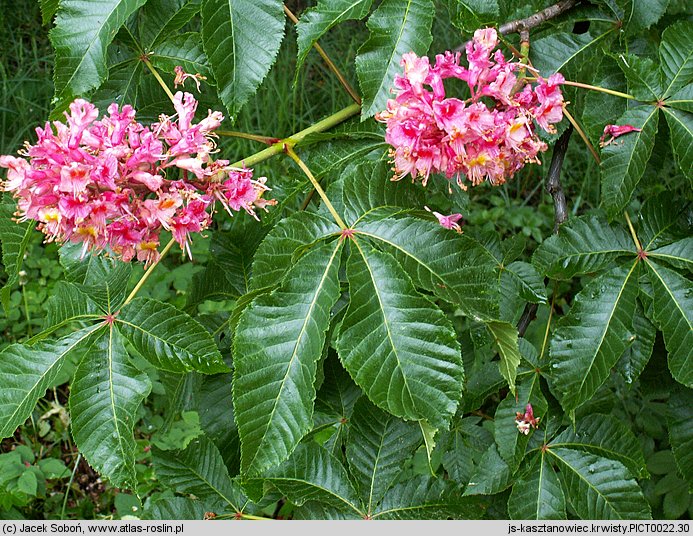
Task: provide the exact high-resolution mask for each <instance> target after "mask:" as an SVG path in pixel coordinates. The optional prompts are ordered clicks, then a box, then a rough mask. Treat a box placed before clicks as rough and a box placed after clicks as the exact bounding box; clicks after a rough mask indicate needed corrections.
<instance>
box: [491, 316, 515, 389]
mask: <svg viewBox="0 0 693 536" xmlns="http://www.w3.org/2000/svg"><path fill="white" fill-rule="evenodd" d="M486 327H487V328H488V331H489V333H490V334H491V337H493V340H494V342H495V345H496V348H497V349H498V355H499V356H500V363H499V364H498V367H499V368H500V372H501V374H502V375H503V377H504V378H505V379H506V381H507V382H508V386H509V387H510V391H511V392H512V393H515V377H516V376H517V367H518V366H519V365H520V350H519V348H518V347H517V328H516V327H515V326H513V325H512V324H509V323H508V322H487V323H486Z"/></svg>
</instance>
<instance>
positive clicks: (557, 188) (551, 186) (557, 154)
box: [546, 125, 573, 233]
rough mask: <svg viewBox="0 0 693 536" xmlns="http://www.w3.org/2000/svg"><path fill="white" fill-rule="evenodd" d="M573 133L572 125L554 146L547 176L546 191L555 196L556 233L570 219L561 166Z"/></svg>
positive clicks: (554, 226) (554, 228)
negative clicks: (562, 182)
mask: <svg viewBox="0 0 693 536" xmlns="http://www.w3.org/2000/svg"><path fill="white" fill-rule="evenodd" d="M572 133H573V126H572V125H571V126H569V127H568V128H567V129H566V130H565V132H563V134H561V137H560V138H558V141H557V142H556V145H555V146H554V148H553V156H552V157H551V164H550V165H549V173H548V175H547V176H546V191H547V192H549V194H551V197H552V198H553V214H554V225H553V232H554V233H557V232H558V228H559V227H560V226H561V224H562V223H563V222H564V221H565V220H567V219H568V207H567V206H566V202H565V194H564V193H563V186H562V185H561V168H562V167H563V160H564V159H565V153H566V152H567V150H568V142H569V141H570V135H571V134H572Z"/></svg>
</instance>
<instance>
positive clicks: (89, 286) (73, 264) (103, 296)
mask: <svg viewBox="0 0 693 536" xmlns="http://www.w3.org/2000/svg"><path fill="white" fill-rule="evenodd" d="M59 255H60V264H62V266H63V268H64V269H65V277H66V279H67V280H68V281H70V282H71V283H73V284H75V285H76V286H77V287H78V288H79V290H81V291H82V292H83V293H85V294H87V296H89V298H91V299H92V300H93V301H94V302H96V303H97V304H98V305H99V307H101V309H103V310H104V311H105V312H110V313H115V312H116V311H117V310H118V309H119V308H120V306H121V305H122V304H123V302H124V301H125V297H126V295H127V290H128V283H129V281H130V275H131V274H132V265H131V264H130V263H125V262H121V261H119V260H116V259H113V258H107V257H105V256H103V255H101V256H99V255H95V254H88V255H86V256H83V255H82V246H81V245H80V244H72V243H69V244H65V245H64V246H62V247H61V248H60V251H59Z"/></svg>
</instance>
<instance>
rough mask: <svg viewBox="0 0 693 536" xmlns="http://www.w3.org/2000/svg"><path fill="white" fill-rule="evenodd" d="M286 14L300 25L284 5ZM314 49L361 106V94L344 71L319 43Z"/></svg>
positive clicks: (314, 44)
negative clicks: (348, 79)
mask: <svg viewBox="0 0 693 536" xmlns="http://www.w3.org/2000/svg"><path fill="white" fill-rule="evenodd" d="M284 13H286V15H287V16H288V17H289V18H290V19H291V22H293V23H294V24H298V18H297V17H296V15H294V14H293V12H292V11H291V10H290V9H289V8H288V7H286V4H284ZM313 48H314V49H315V50H316V52H317V53H318V54H320V57H321V58H322V59H323V61H324V62H325V63H326V64H327V67H328V69H329V70H330V71H332V73H334V75H335V76H336V77H337V80H339V83H340V84H342V87H343V88H344V90H345V91H346V92H347V93H348V94H349V96H350V97H351V99H352V100H353V101H354V102H355V103H356V104H358V105H359V106H360V105H361V97H359V94H358V93H356V91H354V88H352V87H351V85H350V84H349V82H347V79H346V77H345V76H344V75H343V74H342V71H340V70H339V68H338V67H337V66H336V65H335V64H334V62H333V61H332V60H331V59H330V57H329V56H328V55H327V52H325V49H323V48H322V47H321V46H320V45H319V44H318V42H317V41H316V42H315V43H313Z"/></svg>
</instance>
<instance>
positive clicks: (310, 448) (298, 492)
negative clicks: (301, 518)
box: [263, 443, 363, 517]
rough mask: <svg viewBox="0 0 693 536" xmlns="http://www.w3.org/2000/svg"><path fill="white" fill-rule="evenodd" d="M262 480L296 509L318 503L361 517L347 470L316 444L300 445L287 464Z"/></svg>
mask: <svg viewBox="0 0 693 536" xmlns="http://www.w3.org/2000/svg"><path fill="white" fill-rule="evenodd" d="M263 479H264V480H266V481H268V482H270V483H272V484H273V485H274V486H275V487H276V488H277V489H278V490H279V491H280V492H281V493H282V494H284V495H286V497H287V499H289V500H290V501H291V502H292V503H294V504H295V505H297V506H301V505H303V504H304V503H306V502H311V501H319V502H321V503H324V504H327V505H328V506H330V507H333V508H336V509H338V510H340V511H346V512H348V513H350V514H352V515H353V514H354V513H355V514H358V515H359V517H363V514H362V513H361V511H360V505H359V499H358V495H357V493H356V490H355V489H354V487H353V486H352V484H351V482H350V480H349V476H348V475H347V472H346V470H345V469H344V467H343V466H342V464H341V463H339V460H337V458H335V457H334V456H332V455H331V454H330V453H328V452H327V451H326V450H325V449H324V448H322V447H321V446H319V445H317V444H316V443H305V444H302V445H300V446H299V447H298V448H297V449H296V450H295V451H294V453H293V454H292V455H291V457H290V458H289V459H288V460H287V461H286V462H284V463H283V464H282V465H280V466H279V467H276V468H274V469H272V470H271V471H269V472H267V473H265V474H264V475H263Z"/></svg>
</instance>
